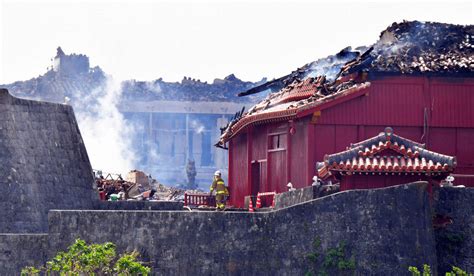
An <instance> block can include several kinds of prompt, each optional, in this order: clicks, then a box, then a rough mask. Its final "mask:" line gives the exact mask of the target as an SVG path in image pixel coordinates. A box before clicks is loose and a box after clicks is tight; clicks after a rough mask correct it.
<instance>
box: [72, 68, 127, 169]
mask: <svg viewBox="0 0 474 276" xmlns="http://www.w3.org/2000/svg"><path fill="white" fill-rule="evenodd" d="M121 94H122V89H121V85H120V82H118V81H116V80H114V79H113V78H111V77H109V78H108V79H107V82H106V85H105V87H104V88H100V89H96V90H94V91H93V92H92V93H90V94H87V95H84V94H83V95H81V96H79V97H75V98H74V99H73V100H72V105H73V106H74V109H75V113H76V117H77V121H78V124H79V128H80V130H81V134H82V137H83V139H84V143H85V146H86V149H87V153H88V155H89V159H90V162H91V164H92V167H93V168H94V169H98V170H102V171H105V172H112V173H121V174H122V175H124V174H126V173H127V172H129V171H130V170H132V169H134V168H135V163H136V156H135V152H134V150H133V143H132V136H133V135H132V134H133V133H134V128H133V126H132V125H130V124H127V123H126V121H125V119H124V117H123V115H122V114H121V113H120V112H119V110H118V103H119V101H120V96H121Z"/></svg>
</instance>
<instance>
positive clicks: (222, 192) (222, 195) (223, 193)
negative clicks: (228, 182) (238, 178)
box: [210, 171, 229, 211]
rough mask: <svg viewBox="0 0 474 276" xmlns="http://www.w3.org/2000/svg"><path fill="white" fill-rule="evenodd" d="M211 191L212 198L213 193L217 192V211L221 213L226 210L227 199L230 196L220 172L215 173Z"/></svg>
mask: <svg viewBox="0 0 474 276" xmlns="http://www.w3.org/2000/svg"><path fill="white" fill-rule="evenodd" d="M210 190H211V193H210V194H211V196H212V192H213V191H214V190H216V207H217V210H219V211H222V210H224V208H225V201H226V197H227V196H228V195H229V191H228V190H227V187H226V186H225V183H224V180H222V177H221V172H220V171H216V172H215V173H214V181H213V182H212V185H211V188H210Z"/></svg>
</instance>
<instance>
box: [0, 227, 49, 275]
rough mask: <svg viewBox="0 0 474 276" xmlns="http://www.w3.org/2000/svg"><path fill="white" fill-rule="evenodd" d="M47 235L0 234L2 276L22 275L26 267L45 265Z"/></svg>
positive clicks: (0, 270)
mask: <svg viewBox="0 0 474 276" xmlns="http://www.w3.org/2000/svg"><path fill="white" fill-rule="evenodd" d="M47 252H48V235H47V234H0V275H5V276H10V275H20V273H19V272H20V271H21V269H22V268H23V267H25V266H40V265H43V264H44V262H45V261H46V260H47V259H46V254H47Z"/></svg>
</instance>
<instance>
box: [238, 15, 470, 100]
mask: <svg viewBox="0 0 474 276" xmlns="http://www.w3.org/2000/svg"><path fill="white" fill-rule="evenodd" d="M473 40H474V26H473V25H467V26H463V25H453V24H445V23H437V22H420V21H403V22H401V23H393V24H392V25H391V26H389V27H388V28H387V29H385V30H384V31H382V32H381V33H380V37H379V40H378V41H377V42H375V43H374V44H373V45H370V46H361V47H357V48H356V49H354V50H353V49H352V48H351V47H346V48H344V49H342V50H341V51H340V52H339V53H337V54H335V55H331V56H328V57H326V58H322V59H319V60H316V61H313V62H311V63H308V64H305V65H304V66H302V67H301V68H298V69H296V70H295V71H293V72H291V73H290V74H288V75H286V76H283V77H281V78H278V79H274V80H272V81H269V82H266V83H264V84H262V85H260V86H257V87H254V88H252V89H250V90H247V91H245V92H242V93H240V94H239V96H245V95H250V94H255V93H258V92H262V91H267V90H269V89H270V90H271V91H272V92H275V91H278V90H280V89H282V88H284V87H286V86H288V85H290V84H291V83H293V82H294V81H295V80H304V79H306V78H308V77H317V76H323V75H324V76H325V77H326V79H328V80H329V81H332V80H335V79H337V78H338V77H340V76H341V75H344V74H348V73H352V72H355V71H359V70H366V71H369V72H373V73H395V74H429V73H436V74H439V73H441V74H472V72H473V71H474V44H473Z"/></svg>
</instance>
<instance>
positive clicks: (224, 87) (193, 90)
mask: <svg viewBox="0 0 474 276" xmlns="http://www.w3.org/2000/svg"><path fill="white" fill-rule="evenodd" d="M264 81H265V79H262V82H264ZM113 83H114V81H113V79H112V78H111V77H110V76H108V75H106V73H105V72H104V71H103V70H102V69H101V68H100V67H98V66H95V67H90V63H89V58H88V57H87V56H85V55H82V54H65V53H64V51H63V50H62V49H61V47H58V49H57V54H56V56H55V57H54V58H53V63H52V65H51V67H49V68H48V71H47V72H46V73H45V74H44V75H41V76H39V77H37V78H33V79H30V80H26V81H17V82H14V83H11V84H7V85H2V87H5V88H7V89H9V91H10V93H11V94H12V95H14V96H16V97H20V98H27V99H35V100H37V99H39V100H42V101H50V102H56V103H65V102H66V103H68V104H70V105H72V106H73V107H74V110H75V112H76V115H78V121H79V124H80V127H81V129H82V132H83V134H85V130H87V129H89V127H90V126H89V125H81V124H82V122H81V120H80V119H81V118H89V117H93V118H97V117H98V118H102V117H104V118H108V115H107V114H103V113H105V112H107V110H111V109H113V110H115V109H116V110H117V111H118V112H117V113H119V114H120V116H121V118H122V119H123V121H124V124H123V125H126V126H130V127H129V128H127V129H120V130H117V129H115V130H110V131H116V132H118V133H120V134H121V135H120V136H121V137H120V139H122V141H124V143H123V144H127V143H125V141H130V143H128V144H130V148H129V151H130V152H133V153H134V155H135V156H136V157H137V158H136V159H137V160H134V164H133V165H134V167H135V168H138V169H141V170H144V171H147V172H149V173H151V174H152V175H153V176H155V177H157V178H158V179H160V181H162V182H163V183H166V184H168V185H177V184H181V185H186V184H189V183H186V173H185V170H186V165H187V163H188V162H190V161H191V162H195V166H196V171H197V174H196V176H195V178H196V184H199V183H206V186H207V185H208V184H207V183H208V181H209V179H212V174H213V173H214V171H215V170H217V169H221V170H223V173H224V175H225V176H227V168H226V167H227V163H228V161H227V156H226V155H225V154H224V153H223V152H221V151H219V150H217V149H216V148H215V147H213V142H212V141H214V140H216V139H218V137H219V135H220V132H219V128H220V127H222V126H224V125H225V124H226V123H227V122H228V121H229V120H231V119H232V117H233V116H234V114H235V113H236V110H241V109H242V107H243V106H246V107H248V106H250V105H251V104H253V102H255V99H250V98H239V97H237V96H236V94H237V93H238V92H239V91H242V90H247V89H249V88H251V87H254V86H255V85H258V84H260V83H261V82H257V83H253V82H248V81H243V80H240V79H238V78H237V77H236V76H235V75H233V74H230V75H228V76H226V77H225V78H222V79H215V80H214V81H213V82H212V83H207V82H203V81H200V80H196V79H193V78H190V77H184V78H183V79H182V80H181V81H180V82H167V81H164V80H163V79H161V78H159V79H156V80H153V81H138V80H126V81H123V82H120V83H118V84H117V85H116V86H114V85H113ZM111 84H112V85H111ZM111 87H112V88H111ZM114 89H118V90H119V91H112V90H114ZM109 93H113V95H111V96H110V97H107V95H108V94H109ZM257 97H258V95H257ZM251 102H252V103H251ZM101 114H102V115H104V116H100V115H101ZM92 121H95V119H94V120H92ZM88 123H89V124H90V122H88ZM117 139H119V138H117ZM86 142H87V140H86ZM96 154H99V153H94V155H96ZM127 157H128V156H124V159H126V158H127ZM96 166H98V165H96ZM96 169H102V168H100V167H98V168H96ZM188 186H193V185H192V184H191V185H188Z"/></svg>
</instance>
